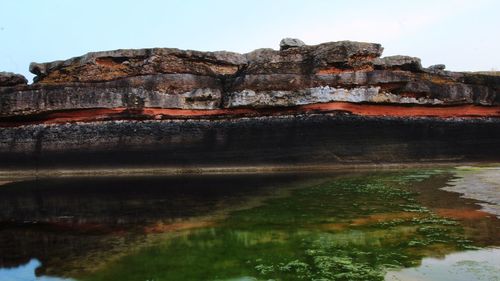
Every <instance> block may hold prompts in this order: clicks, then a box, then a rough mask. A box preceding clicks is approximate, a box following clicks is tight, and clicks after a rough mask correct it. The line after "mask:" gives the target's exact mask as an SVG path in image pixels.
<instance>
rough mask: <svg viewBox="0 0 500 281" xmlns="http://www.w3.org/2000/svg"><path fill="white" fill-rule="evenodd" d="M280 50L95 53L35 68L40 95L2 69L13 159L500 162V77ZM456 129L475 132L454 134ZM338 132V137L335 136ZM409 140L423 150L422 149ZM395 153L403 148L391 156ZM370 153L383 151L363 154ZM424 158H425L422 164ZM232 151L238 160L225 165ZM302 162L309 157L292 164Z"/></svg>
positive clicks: (370, 51) (1, 142) (332, 48)
mask: <svg viewBox="0 0 500 281" xmlns="http://www.w3.org/2000/svg"><path fill="white" fill-rule="evenodd" d="M280 47H281V48H280V50H279V51H277V50H273V49H258V50H255V51H253V52H250V53H247V54H238V53H232V52H226V51H220V52H198V51H184V50H178V49H169V48H155V49H140V50H115V51H105V52H94V53H88V54H86V55H84V56H81V57H75V58H71V59H68V60H64V61H55V62H49V63H32V64H31V65H30V71H31V72H32V73H34V74H36V77H35V79H34V83H33V84H30V85H28V84H27V81H26V79H25V78H24V77H22V76H21V75H17V74H12V73H5V72H0V126H1V127H0V154H2V155H3V156H4V159H10V160H9V161H10V162H9V163H7V164H9V165H10V164H13V165H14V163H16V161H18V160H19V159H24V158H25V159H24V160H22V161H21V160H19V161H21V162H23V163H24V164H27V163H30V162H32V163H34V162H37V161H38V162H40V161H42V160H40V159H58V157H60V158H61V157H62V158H65V157H66V156H67V155H71V153H73V152H75V151H79V152H78V153H79V154H78V155H80V156H82V155H86V153H87V152H88V153H95V154H96V155H105V154H106V153H112V154H113V155H114V156H113V157H111V158H112V159H115V158H116V157H117V155H120V154H123V152H124V151H133V152H134V153H136V154H137V155H135V154H134V155H135V156H134V157H135V158H137V157H139V158H140V157H141V156H140V155H146V154H147V153H146V154H144V153H145V151H153V152H154V151H160V150H161V151H163V150H165V147H169V148H168V149H167V150H168V151H169V152H168V155H169V156H167V159H164V161H159V162H161V163H160V164H169V165H175V164H177V163H186V164H188V165H190V164H193V165H197V164H199V163H201V162H204V161H205V160H207V159H212V160H213V161H208V160H207V161H206V163H205V164H207V165H210V164H213V163H219V162H223V163H227V164H230V163H231V162H234V161H233V160H235V158H236V157H237V156H236V155H238V154H241V155H242V156H243V159H245V155H246V154H245V153H244V152H245V150H246V149H247V148H248V150H247V151H253V153H254V154H253V155H254V156H256V155H261V156H258V157H257V156H256V157H257V158H256V159H255V160H254V162H255V163H257V164H259V163H275V162H278V163H281V162H286V163H291V162H314V163H315V162H317V161H321V162H324V163H330V162H345V161H347V162H349V161H354V162H373V161H382V162H384V161H388V162H398V161H416V160H418V161H421V160H431V161H432V160H435V159H464V160H470V159H474V158H478V159H482V158H484V157H486V156H487V157H486V158H488V157H489V158H493V160H495V159H500V158H497V157H499V156H500V152H494V153H493V154H491V153H489V154H488V153H485V155H483V156H484V157H483V156H482V154H481V153H479V152H478V151H479V150H478V148H477V144H478V142H483V144H484V145H487V146H488V147H489V150H488V151H491V150H495V151H498V149H497V147H498V144H500V140H499V133H498V131H499V130H498V129H499V128H500V126H499V120H500V119H499V117H500V77H499V76H493V75H485V74H476V73H462V72H451V71H446V70H445V66H444V65H435V66H431V67H428V68H425V67H422V65H421V62H420V59H418V58H415V57H409V56H390V57H381V55H382V51H383V48H382V46H381V45H380V44H375V43H361V42H351V41H341V42H330V43H323V44H319V45H314V46H309V45H305V44H304V43H303V42H302V41H300V40H298V39H291V38H287V39H284V40H282V42H281V44H280ZM248 118H250V119H248ZM424 119H425V120H424ZM179 122H181V123H179ZM394 122H396V123H394ZM401 122H403V123H405V124H408V125H406V126H404V125H401V124H403V123H401ZM313 124H314V125H313ZM318 124H319V125H318ZM346 124H350V126H352V127H349V126H347V127H346ZM367 124H370V125H369V126H368V127H370V126H378V127H379V128H380V132H377V131H376V130H375V131H373V130H372V129H369V128H365V127H366V126H367ZM474 124H475V125H474ZM477 124H479V125H477ZM186 126H187V127H186ZM290 126H291V127H290ZM316 126H319V127H318V128H316ZM456 126H461V127H462V129H463V131H462V133H463V135H458V136H457V135H456V133H457V132H456V131H453V130H454V129H450V128H452V127H456ZM356 127H358V128H364V129H365V132H359V131H357V129H356ZM400 127H401V128H400ZM263 128H267V129H268V131H266V130H265V129H263ZM282 128H288V130H296V131H295V133H290V132H289V131H283V129H282ZM321 128H323V129H321ZM394 128H399V130H400V131H399V132H392V130H393V129H394ZM436 128H440V129H436ZM477 128H484V131H481V130H480V129H477ZM329 129H331V130H334V131H336V132H338V135H336V134H332V133H327V132H325V130H329ZM129 130H131V131H132V132H134V133H130V131H129ZM297 130H300V131H297ZM384 130H386V132H384ZM435 130H437V131H435ZM450 130H451V131H453V132H454V133H450V132H451V131H450ZM468 130H470V131H468ZM434 131H435V132H434ZM167 132H168V136H166V135H165V134H166V133H167ZM353 132H356V133H358V134H360V136H362V137H363V138H365V140H366V141H370V140H371V142H370V143H363V142H360V143H359V146H361V147H364V149H361V148H360V147H354V146H352V147H351V145H352V139H350V138H356V137H355V136H351V134H352V133H353ZM366 132H370V133H369V134H367V135H366V134H365V133H366ZM383 132H384V133H385V134H386V135H381V134H382V133H383ZM403 132H404V133H403ZM393 133H394V134H395V135H392V134H393ZM401 133H403V134H409V135H411V136H412V137H411V138H413V139H419V140H420V142H418V143H417V144H415V147H413V148H412V145H411V143H409V142H408V141H409V140H404V139H403V138H404V137H403V136H401V135H400V134H401ZM254 134H258V135H254ZM343 134H345V135H344V136H343V137H342V135H343ZM363 134H365V135H363ZM467 134H473V135H467ZM242 135H246V136H248V138H247V139H240V138H241V136H242ZM450 135H454V136H455V137H458V138H462V139H464V140H465V139H469V138H471V137H472V138H473V139H474V141H468V142H467V141H465V142H464V143H463V144H461V145H458V146H457V147H455V148H456V149H455V150H453V149H452V148H453V147H454V146H453V145H457V143H459V142H460V141H459V140H456V139H454V140H450V139H448V137H449V136H450ZM301 136H305V138H306V139H307V138H308V137H310V138H312V139H311V140H310V141H312V142H313V143H315V142H316V141H315V140H316V139H321V140H323V143H317V144H316V145H317V146H309V145H306V144H301V143H300V141H298V140H295V139H296V138H300V137H301ZM290 138H291V139H290ZM339 138H340V139H339ZM342 138H345V139H342ZM237 139H238V140H240V142H239V144H238V143H234V144H233V141H234V140H237ZM250 139H252V140H253V142H252V143H249V142H248V141H249V140H250ZM89 140H91V141H90V142H88V141H89ZM266 140H267V142H266ZM255 141H257V143H259V142H260V143H261V145H257V146H255ZM294 141H295V142H296V143H295V142H294ZM338 142H340V143H344V142H345V145H344V146H342V145H340V144H339V143H338ZM426 142H427V145H426ZM221 143H222V145H221ZM333 143H336V144H335V145H334V144H333ZM384 143H386V144H387V145H389V146H390V145H394V151H393V152H391V151H390V149H389V151H386V150H380V149H379V150H377V149H378V148H377V147H378V145H384ZM271 144H272V145H278V146H282V147H288V146H289V145H290V146H291V147H289V148H286V149H283V151H281V152H280V151H279V147H273V148H272V149H271V151H268V152H263V151H265V149H264V148H263V147H262V145H271ZM327 144H331V145H332V146H331V147H330V146H328V145H327ZM108 145H109V146H108ZM232 145H235V146H234V147H232ZM238 145H239V146H238ZM373 145H377V147H375V148H370V146H373ZM429 145H430V146H429ZM253 146H255V147H253ZM492 146H493V147H492ZM250 147H253V148H252V149H253V150H252V149H250ZM396 147H397V148H396ZM405 147H406V150H405ZM172 149H173V150H174V151H171V150H172ZM228 149H229V150H228ZM276 149H278V151H276ZM339 149H340V150H342V151H343V150H345V152H341V153H340V152H339V151H336V150H339ZM360 149H361V150H362V151H365V149H372V151H370V152H366V151H365V152H364V153H362V152H360V153H357V154H356V153H354V154H352V155H350V154H349V151H352V152H354V151H359V150H360ZM429 149H430V151H429ZM442 149H444V150H445V151H444V152H442ZM450 149H451V151H448V150H450ZM205 150H209V151H212V152H214V151H217V153H216V155H212V156H210V157H208V158H206V159H204V160H203V161H200V159H196V155H191V154H193V152H196V151H198V152H199V151H202V152H203V153H201V154H204V153H208V152H207V151H205ZM400 150H401V151H403V152H404V153H402V154H398V153H400V152H401V151H400ZM410 150H415V151H413V152H412V154H411V155H412V156H411V157H410V156H409V151H410ZM84 151H85V153H84ZM175 151H184V152H183V153H180V152H179V154H175ZM228 151H232V152H231V153H232V154H231V156H227V157H226V158H224V154H225V153H229V152H228ZM299 151H300V152H299ZM315 151H316V152H315ZM377 151H378V152H377ZM398 151H399V152H398ZM419 151H420V152H419ZM432 151H436V153H432ZM198 152H196V153H198ZM337 152H339V153H340V154H339V153H337ZM44 153H45V154H47V153H48V154H47V155H46V156H45V157H41V156H40V155H44ZM165 153H167V152H165ZM172 153H173V154H172ZM196 153H194V154H196ZM297 153H298V154H300V155H301V156H300V157H298V159H296V158H297V157H295V158H294V157H292V156H293V155H296V154H297ZM315 153H316V154H315ZM132 154H133V153H132ZM269 155H273V156H272V157H268V156H269ZM307 155H315V156H311V157H309V156H307ZM339 155H340V156H339ZM397 155H401V157H402V158H401V159H397V158H398V156H397ZM5 157H7V158H5ZM23 157H24V158H23ZM33 157H35V158H36V159H37V160H36V161H34V160H33V159H35V158H33ZM82 157H83V158H85V156H82ZM134 157H133V158H134ZM290 157H291V158H290ZM308 157H309V158H308ZM62 158H61V159H62ZM111 158H110V159H111ZM118 158H120V157H118ZM125 158H126V157H125ZM251 158H252V157H249V158H247V159H251ZM30 159H31V160H30ZM75 159H76V158H75ZM120 159H121V158H120ZM231 159H232V160H231ZM280 159H281V160H280ZM285 159H286V160H285ZM318 159H319V160H318ZM50 161H52V160H50ZM50 161H49V162H50ZM54 161H55V162H51V163H52V164H57V163H56V162H57V161H59V160H57V161H56V160H54ZM61 161H62V160H61ZM96 161H97V160H96ZM120 161H121V160H120ZM155 161H156V160H151V162H155ZM238 161H239V160H238ZM290 161H291V162H290ZM38 162H37V163H38ZM42 162H43V161H42ZM63 162H64V161H62V162H60V163H63ZM97 162H98V161H97ZM105 162H106V161H105ZM111 162H114V161H111ZM131 162H133V163H135V162H134V161H131ZM146 162H148V160H144V163H146ZM243 162H244V161H243ZM255 163H252V164H255ZM24 164H23V165H24ZM80 164H81V163H80ZM110 164H112V163H110ZM2 165H3V166H6V163H5V162H4V163H3V164H2ZM37 165H38V164H37ZM7 166H8V165H7Z"/></svg>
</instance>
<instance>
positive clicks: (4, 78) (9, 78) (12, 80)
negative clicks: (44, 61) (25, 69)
mask: <svg viewBox="0 0 500 281" xmlns="http://www.w3.org/2000/svg"><path fill="white" fill-rule="evenodd" d="M27 83H28V80H26V78H25V77H24V76H22V75H21V74H16V73H12V72H0V87H10V86H16V85H25V84H27Z"/></svg>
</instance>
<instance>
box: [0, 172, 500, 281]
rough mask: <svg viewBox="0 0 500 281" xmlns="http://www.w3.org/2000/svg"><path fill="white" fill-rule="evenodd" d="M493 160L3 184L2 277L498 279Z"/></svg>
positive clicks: (0, 218)
mask: <svg viewBox="0 0 500 281" xmlns="http://www.w3.org/2000/svg"><path fill="white" fill-rule="evenodd" d="M492 169H498V168H494V167H493V168H492V167H488V168H470V169H469V168H467V167H465V168H464V167H462V168H459V169H455V168H441V169H405V170H391V171H355V172H353V171H350V172H349V171H339V172H331V173H322V174H312V173H305V174H297V173H294V174H292V173H288V174H287V173H282V174H246V175H245V174H244V175H211V176H157V177H151V176H150V177H115V178H113V177H97V178H52V179H36V180H34V179H32V180H21V181H19V180H16V179H9V180H4V181H3V185H0V222H1V223H0V280H44V281H49V280H50V281H56V280H59V281H61V280H66V281H68V280H96V281H97V280H155V281H158V280H240V281H243V280H384V279H385V280H499V279H498V278H499V272H500V264H499V260H500V259H499V255H500V248H498V247H500V236H499V235H498V233H500V232H499V228H500V220H499V219H498V218H497V216H496V215H495V214H492V213H491V210H492V209H493V210H494V209H495V207H494V206H493V207H494V208H492V205H495V202H496V201H495V200H489V202H482V201H479V200H477V198H481V197H480V196H479V197H478V196H477V194H479V193H481V192H480V191H478V190H480V189H481V180H480V179H484V178H485V176H478V173H483V172H484V171H486V172H487V174H488V176H487V177H486V178H487V183H485V184H486V185H488V188H487V190H488V192H489V193H488V194H489V197H491V195H492V194H493V196H500V195H498V193H494V192H491V190H492V188H493V190H494V189H495V188H496V187H495V186H494V185H495V183H498V182H500V180H495V179H498V178H500V173H496V172H493V173H492ZM465 170H466V171H467V172H465V173H464V171H465ZM497 171H498V170H497ZM470 175H474V179H475V180H474V183H475V189H474V190H473V191H474V192H472V193H471V192H468V191H467V192H465V191H464V188H462V187H463V185H464V184H463V182H467V179H465V177H469V176H470ZM457 183H459V184H460V185H459V184H457ZM492 185H493V187H492ZM454 186H455V187H456V186H459V187H460V188H458V189H457V192H452V191H450V190H451V189H453V187H454ZM460 192H461V193H460ZM468 194H469V195H468ZM470 194H475V195H474V196H471V195H470ZM465 197H468V198H465ZM486 203H487V205H485V204H486ZM481 208H483V209H481ZM453 276H455V277H453ZM446 278H448V279H446ZM460 278H462V279H460ZM464 278H465V279H464Z"/></svg>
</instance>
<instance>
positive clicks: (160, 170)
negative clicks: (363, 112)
mask: <svg viewBox="0 0 500 281" xmlns="http://www.w3.org/2000/svg"><path fill="white" fill-rule="evenodd" d="M463 166H476V167H477V166H480V167H492V166H500V163H498V162H421V163H384V164H329V165H268V166H232V167H229V166H227V167H225V166H206V167H141V168H134V167H113V168H101V167H96V168H73V169H58V168H55V169H38V170H37V169H12V170H7V169H4V170H0V180H4V181H6V179H10V180H12V179H36V178H58V177H114V176H116V177H135V176H180V175H193V176H197V175H225V174H227V175H231V174H232V175H238V174H259V173H263V174H274V173H322V172H338V171H344V170H349V171H377V170H399V169H412V168H431V167H437V168H452V167H463ZM6 182H8V181H6ZM0 185H1V184H0Z"/></svg>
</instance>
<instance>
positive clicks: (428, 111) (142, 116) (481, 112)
mask: <svg viewBox="0 0 500 281" xmlns="http://www.w3.org/2000/svg"><path fill="white" fill-rule="evenodd" d="M328 112H332V113H344V114H354V115H359V116H367V117H400V118H408V117H410V118H411V117H435V118H500V106H477V105H457V106H402V105H374V104H355V103H348V102H330V103H321V104H310V105H302V106H296V107H293V108H272V109H251V108H237V109H215V110H192V109H164V108H143V109H140V110H131V109H128V108H124V107H118V108H111V109H108V108H105V109H100V108H96V109H75V110H67V111H59V112H50V113H46V114H40V115H36V116H29V117H27V118H24V119H12V118H2V119H3V120H2V119H0V126H1V127H14V126H20V125H27V124H39V123H43V124H57V123H66V122H93V121H105V120H130V119H138V120H164V119H188V118H189V119H191V118H218V117H220V118H236V117H253V116H272V115H292V114H304V113H328Z"/></svg>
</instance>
